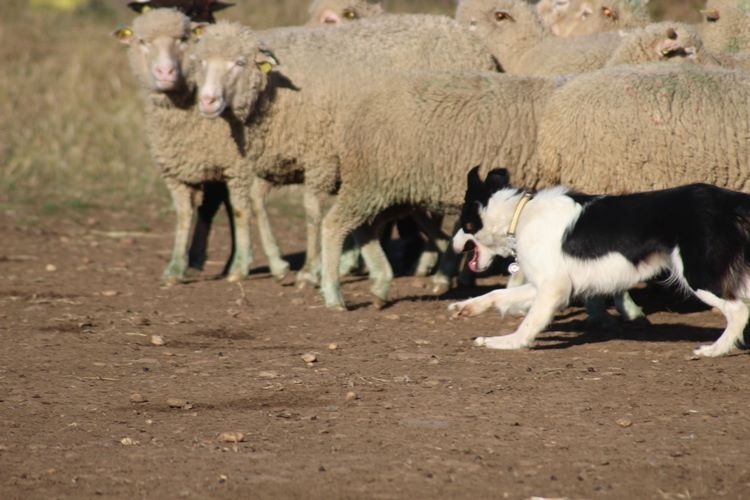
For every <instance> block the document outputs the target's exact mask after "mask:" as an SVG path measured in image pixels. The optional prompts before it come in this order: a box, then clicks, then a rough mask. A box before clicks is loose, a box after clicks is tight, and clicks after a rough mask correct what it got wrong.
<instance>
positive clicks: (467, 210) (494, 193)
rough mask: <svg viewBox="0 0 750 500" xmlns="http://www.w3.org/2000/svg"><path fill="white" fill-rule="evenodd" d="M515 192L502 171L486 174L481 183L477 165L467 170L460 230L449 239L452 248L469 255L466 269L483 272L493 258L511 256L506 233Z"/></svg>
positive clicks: (507, 176) (514, 201) (500, 169)
mask: <svg viewBox="0 0 750 500" xmlns="http://www.w3.org/2000/svg"><path fill="white" fill-rule="evenodd" d="M518 193H519V191H518V190H516V189H513V188H511V187H510V175H509V174H508V171H507V170H506V169H504V168H498V169H494V170H492V171H490V173H489V174H487V178H486V179H484V180H482V179H481V177H479V167H478V166H477V167H474V168H472V169H471V171H469V175H468V179H467V186H466V197H465V198H464V205H463V208H462V210H461V229H459V230H458V232H457V233H456V235H455V236H453V249H454V250H455V251H456V252H472V255H471V258H470V260H469V269H471V270H472V271H473V272H481V271H484V270H486V269H487V268H488V267H489V266H490V264H491V263H492V259H494V258H495V256H496V255H500V256H503V257H508V256H510V255H511V247H510V245H509V244H508V241H507V231H508V226H509V225H510V220H511V218H512V217H513V210H514V207H515V203H516V201H517V200H516V198H517V195H518Z"/></svg>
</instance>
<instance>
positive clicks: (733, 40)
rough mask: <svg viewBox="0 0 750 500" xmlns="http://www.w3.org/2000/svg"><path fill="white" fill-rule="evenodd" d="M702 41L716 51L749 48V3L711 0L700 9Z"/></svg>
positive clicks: (729, 51)
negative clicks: (704, 7)
mask: <svg viewBox="0 0 750 500" xmlns="http://www.w3.org/2000/svg"><path fill="white" fill-rule="evenodd" d="M701 13H702V14H703V22H702V23H701V24H699V25H698V26H699V30H700V34H701V36H702V37H703V42H704V43H705V44H706V47H708V48H709V49H710V50H712V51H715V52H717V53H730V54H736V53H738V52H744V51H748V50H750V4H748V3H747V2H746V1H744V0H719V1H716V0H712V1H709V2H708V4H707V5H706V9H705V10H703V11H701Z"/></svg>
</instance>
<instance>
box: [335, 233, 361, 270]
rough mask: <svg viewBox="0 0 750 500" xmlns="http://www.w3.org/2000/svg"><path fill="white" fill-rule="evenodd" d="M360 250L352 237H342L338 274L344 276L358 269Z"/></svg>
mask: <svg viewBox="0 0 750 500" xmlns="http://www.w3.org/2000/svg"><path fill="white" fill-rule="evenodd" d="M360 256H361V251H360V248H359V245H357V242H356V241H355V240H354V238H352V237H346V238H345V239H344V248H343V251H342V252H341V262H339V274H340V275H341V276H346V275H347V274H352V273H354V272H355V271H357V269H359V258H360Z"/></svg>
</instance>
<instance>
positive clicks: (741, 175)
mask: <svg viewBox="0 0 750 500" xmlns="http://www.w3.org/2000/svg"><path fill="white" fill-rule="evenodd" d="M748 102H750V75H748V74H746V73H743V72H739V71H731V70H726V69H721V68H712V67H704V66H699V65H695V64H690V65H679V66H675V65H665V64H660V63H652V64H646V65H640V66H617V67H613V68H607V69H604V70H601V71H597V72H593V73H589V74H585V75H581V76H579V77H578V78H576V79H575V80H573V81H571V82H569V83H568V84H567V85H565V86H564V87H563V88H561V89H559V90H558V91H557V92H556V93H555V95H554V96H553V97H552V98H551V99H550V100H549V102H548V105H547V109H546V110H545V113H544V117H543V119H542V120H541V121H542V124H541V127H540V130H539V143H538V150H539V160H540V176H539V179H538V180H539V182H537V186H538V187H541V186H543V185H549V184H555V183H562V184H565V185H568V186H571V187H573V188H574V189H578V190H581V191H584V192H591V193H607V194H618V193H627V192H633V191H645V190H651V189H661V188H668V187H672V186H677V185H681V184H686V183H691V182H707V183H711V184H716V185H717V186H722V187H726V188H729V189H734V190H738V191H747V190H748V189H750V174H749V173H748V169H747V166H748V164H750V113H749V112H748V106H747V105H748Z"/></svg>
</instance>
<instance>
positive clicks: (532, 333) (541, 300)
mask: <svg viewBox="0 0 750 500" xmlns="http://www.w3.org/2000/svg"><path fill="white" fill-rule="evenodd" d="M555 285H556V284H555V283H552V284H545V286H542V287H540V289H539V292H538V293H537V294H536V298H535V299H534V302H533V303H532V304H531V308H529V313H528V314H527V315H526V317H525V318H524V320H523V321H522V322H521V325H520V326H519V327H518V330H516V331H515V332H514V333H512V334H510V335H504V336H501V337H484V338H482V337H480V338H477V339H476V340H475V341H474V344H475V345H479V346H484V347H488V348H490V349H520V348H522V347H530V346H531V344H533V343H534V339H536V336H537V335H538V334H539V332H541V331H542V330H544V328H546V327H547V325H548V324H549V323H550V321H552V317H553V316H554V315H555V312H556V311H557V310H558V309H559V308H560V307H561V306H562V305H563V304H565V303H566V302H567V301H568V298H569V297H570V289H569V288H567V287H565V286H559V284H557V285H558V286H555ZM525 287H526V285H524V286H521V287H518V288H511V289H510V290H508V291H518V290H522V289H524V288H525Z"/></svg>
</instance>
